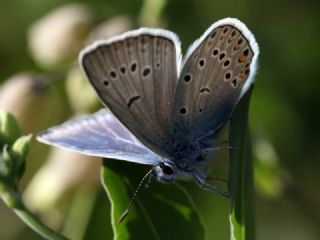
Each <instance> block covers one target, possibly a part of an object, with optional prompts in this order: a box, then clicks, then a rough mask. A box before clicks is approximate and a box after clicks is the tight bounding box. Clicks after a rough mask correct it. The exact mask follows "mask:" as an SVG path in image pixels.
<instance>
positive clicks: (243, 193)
mask: <svg viewBox="0 0 320 240" xmlns="http://www.w3.org/2000/svg"><path fill="white" fill-rule="evenodd" d="M252 90H253V88H251V89H250V90H249V91H248V92H247V93H246V94H245V95H244V96H243V97H242V99H241V100H240V102H239V104H238V106H237V107H236V109H235V111H234V113H233V116H232V119H231V122H230V130H229V139H230V146H233V147H235V148H236V149H235V150H231V151H230V171H229V191H230V193H231V212H230V215H229V217H230V228H231V239H236V240H252V239H255V226H254V192H253V163H252V150H251V142H250V134H249V128H248V110H249V103H250V97H251V93H252Z"/></svg>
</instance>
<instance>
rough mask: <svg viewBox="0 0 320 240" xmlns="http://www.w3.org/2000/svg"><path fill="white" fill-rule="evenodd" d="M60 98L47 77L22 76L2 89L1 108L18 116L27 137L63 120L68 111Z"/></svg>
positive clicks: (16, 77)
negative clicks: (64, 112) (46, 79)
mask: <svg viewBox="0 0 320 240" xmlns="http://www.w3.org/2000/svg"><path fill="white" fill-rule="evenodd" d="M59 97H60V96H59V95H58V92H57V91H55V89H54V88H53V87H52V86H51V85H48V84H46V81H45V79H44V78H43V77H40V76H38V75H36V74H32V73H21V74H17V75H15V76H13V77H11V78H9V79H8V80H6V81H5V82H4V84H3V85H2V87H1V88H0V108H2V109H4V110H6V111H8V112H11V113H12V114H13V115H14V116H15V118H16V119H17V121H18V123H19V126H20V127H21V129H22V131H23V132H24V133H30V132H31V133H37V132H39V131H40V130H43V129H45V128H47V127H48V126H50V125H52V124H55V123H57V122H58V121H59V120H61V118H62V111H63V110H65V109H66V108H65V107H64V108H63V107H61V106H62V102H61V100H60V98H59ZM15 135H17V133H15Z"/></svg>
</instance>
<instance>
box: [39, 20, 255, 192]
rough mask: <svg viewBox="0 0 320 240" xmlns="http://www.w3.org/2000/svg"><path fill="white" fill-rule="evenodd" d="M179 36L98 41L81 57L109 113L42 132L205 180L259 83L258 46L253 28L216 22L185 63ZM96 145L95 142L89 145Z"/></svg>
mask: <svg viewBox="0 0 320 240" xmlns="http://www.w3.org/2000/svg"><path fill="white" fill-rule="evenodd" d="M180 51H181V50H180V41H179V39H178V37H177V36H176V35H175V34H174V33H172V32H169V31H166V30H162V29H145V28H142V29H139V30H135V31H130V32H127V33H125V34H122V35H120V36H117V37H114V38H112V39H111V40H106V41H98V42H96V43H94V44H93V45H91V46H89V47H87V48H86V49H85V50H83V51H82V52H81V54H80V58H79V60H80V65H81V66H82V68H83V70H84V72H85V74H86V75H87V78H88V80H89V81H90V83H91V84H92V86H93V88H94V89H95V90H96V92H97V94H98V95H99V97H100V99H101V101H102V102H103V103H104V104H105V105H106V106H107V107H108V108H109V109H110V110H111V112H112V113H113V114H112V113H110V112H109V111H107V110H103V111H100V112H98V113H97V114H94V115H93V116H90V117H83V118H81V119H79V120H75V121H72V122H69V123H66V124H63V125H61V126H58V127H54V128H51V129H49V131H47V132H44V133H42V134H40V135H39V137H38V139H39V140H40V141H43V142H46V143H49V144H52V145H56V146H60V147H65V148H68V149H71V150H75V151H78V152H81V153H85V154H89V155H95V156H101V157H105V158H115V159H119V160H126V161H131V162H137V163H142V164H150V165H153V166H154V167H153V176H154V177H155V179H157V180H158V181H160V182H165V183H172V182H174V181H175V180H178V179H192V178H194V179H195V180H196V182H197V183H198V184H199V186H201V187H202V188H204V189H206V190H209V191H218V192H220V193H223V192H222V191H219V190H217V189H216V188H215V186H213V185H209V184H207V183H206V181H205V171H206V169H207V168H208V164H209V162H208V158H207V157H206V156H207V155H208V154H209V153H210V154H211V153H214V151H215V150H216V149H217V148H218V146H217V145H216V137H217V135H218V133H219V131H220V130H221V128H222V127H223V126H224V124H225V123H226V122H227V121H228V119H229V118H230V116H231V114H232V112H233V109H234V108H235V106H236V105H237V103H238V101H239V99H240V98H241V96H242V95H243V94H244V93H245V92H246V91H247V90H248V88H249V87H250V86H251V85H252V83H253V75H254V71H255V68H256V62H257V56H258V53H259V49H258V45H257V43H256V41H255V39H254V37H253V35H252V34H251V32H250V31H249V30H248V29H247V27H246V26H245V25H244V24H243V23H241V22H240V21H239V20H237V19H232V18H226V19H223V20H220V21H218V22H217V23H215V24H213V25H212V26H211V27H210V28H209V29H208V30H207V31H206V32H205V33H204V34H203V35H202V37H201V38H199V39H198V40H197V41H195V43H194V44H193V45H192V46H191V47H190V48H189V50H188V52H187V54H186V57H185V58H184V60H183V61H182V56H181V53H180ZM86 140H88V141H86Z"/></svg>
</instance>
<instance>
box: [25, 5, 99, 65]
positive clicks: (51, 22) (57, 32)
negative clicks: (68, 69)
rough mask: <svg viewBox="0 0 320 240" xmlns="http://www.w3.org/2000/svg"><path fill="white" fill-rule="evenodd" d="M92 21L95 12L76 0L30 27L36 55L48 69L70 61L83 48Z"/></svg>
mask: <svg viewBox="0 0 320 240" xmlns="http://www.w3.org/2000/svg"><path fill="white" fill-rule="evenodd" d="M92 22H93V16H92V13H91V11H90V9H89V8H88V7H87V6H86V5H83V4H79V3H78V4H76V3H73V4H68V5H64V6H62V7H60V8H58V9H55V10H53V11H52V12H50V13H49V14H48V15H46V16H44V17H43V18H41V19H39V20H38V21H37V22H35V23H34V24H33V25H32V26H31V28H30V30H29V34H28V41H29V48H30V52H31V55H32V57H33V58H34V60H35V61H36V62H37V63H38V64H39V65H40V66H42V67H45V68H51V67H55V66H59V65H62V64H66V63H69V62H70V61H72V60H74V59H75V57H76V56H77V55H78V52H79V50H80V49H81V48H82V46H83V39H84V37H85V36H86V35H87V33H88V31H89V29H90V27H91V25H92Z"/></svg>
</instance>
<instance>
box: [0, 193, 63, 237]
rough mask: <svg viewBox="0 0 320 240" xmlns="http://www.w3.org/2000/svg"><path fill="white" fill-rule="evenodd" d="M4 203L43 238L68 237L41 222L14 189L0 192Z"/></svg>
mask: <svg viewBox="0 0 320 240" xmlns="http://www.w3.org/2000/svg"><path fill="white" fill-rule="evenodd" d="M1 198H2V200H3V201H4V203H5V204H6V205H7V206H8V207H9V208H11V209H12V210H13V211H14V212H15V214H17V216H18V217H19V218H20V219H21V220H22V221H23V222H24V223H25V224H27V225H28V226H29V227H30V228H31V229H33V230H34V231H35V232H37V233H38V234H40V235H41V236H42V237H44V238H45V239H51V240H66V239H68V238H66V237H64V236H63V235H61V234H59V233H57V232H55V231H54V230H52V229H51V228H49V227H48V226H47V225H45V224H43V223H42V222H41V221H40V220H39V219H38V218H37V217H36V216H35V215H34V214H32V213H31V212H30V211H29V210H28V209H27V208H26V207H25V206H24V204H23V202H22V200H21V198H20V195H19V194H18V193H17V192H16V191H14V190H7V191H5V192H2V193H1Z"/></svg>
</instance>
